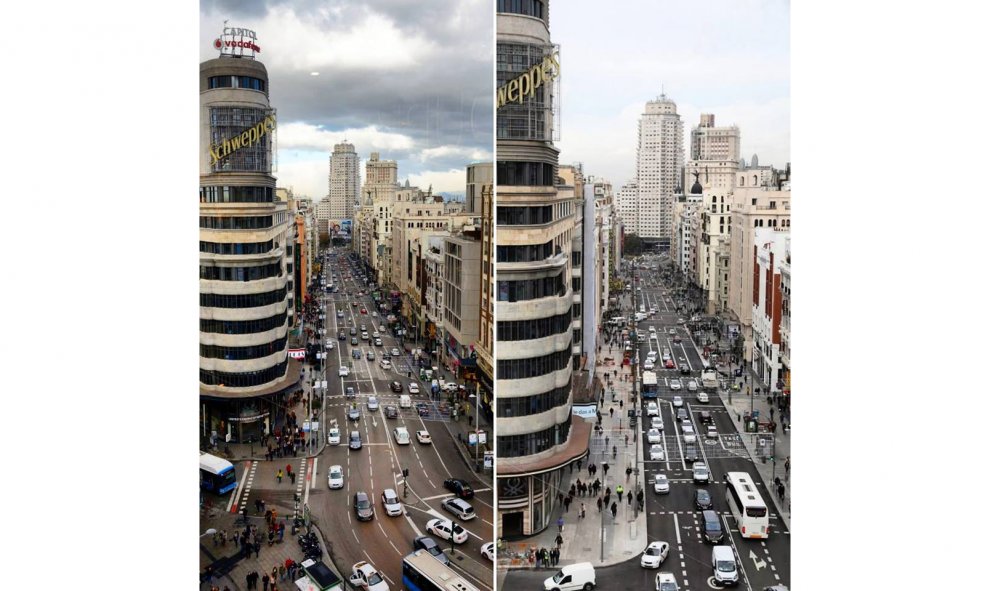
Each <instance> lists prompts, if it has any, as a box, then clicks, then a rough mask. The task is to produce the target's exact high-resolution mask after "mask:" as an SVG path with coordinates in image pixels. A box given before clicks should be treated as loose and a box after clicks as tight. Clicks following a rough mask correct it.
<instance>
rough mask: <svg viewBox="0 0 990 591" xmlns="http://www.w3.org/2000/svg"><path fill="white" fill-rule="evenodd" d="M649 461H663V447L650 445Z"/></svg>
mask: <svg viewBox="0 0 990 591" xmlns="http://www.w3.org/2000/svg"><path fill="white" fill-rule="evenodd" d="M650 459H651V460H663V459H664V454H663V446H662V445H651V446H650Z"/></svg>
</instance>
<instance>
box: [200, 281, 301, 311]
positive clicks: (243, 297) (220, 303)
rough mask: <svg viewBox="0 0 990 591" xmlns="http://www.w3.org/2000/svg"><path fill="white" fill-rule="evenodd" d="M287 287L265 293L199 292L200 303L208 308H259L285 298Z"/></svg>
mask: <svg viewBox="0 0 990 591" xmlns="http://www.w3.org/2000/svg"><path fill="white" fill-rule="evenodd" d="M286 293H287V287H285V286H283V287H282V288H281V289H276V290H274V291H268V292H263V293H251V294H237V295H228V294H216V293H201V294H199V305H200V306H204V307H207V308H257V307H259V306H270V305H271V304H275V303H278V302H282V301H284V300H285V294H286Z"/></svg>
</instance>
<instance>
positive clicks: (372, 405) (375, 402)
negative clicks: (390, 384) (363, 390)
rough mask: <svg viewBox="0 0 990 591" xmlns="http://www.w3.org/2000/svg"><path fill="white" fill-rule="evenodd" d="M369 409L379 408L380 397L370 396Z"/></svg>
mask: <svg viewBox="0 0 990 591" xmlns="http://www.w3.org/2000/svg"><path fill="white" fill-rule="evenodd" d="M368 410H378V398H377V397H376V396H369V397H368Z"/></svg>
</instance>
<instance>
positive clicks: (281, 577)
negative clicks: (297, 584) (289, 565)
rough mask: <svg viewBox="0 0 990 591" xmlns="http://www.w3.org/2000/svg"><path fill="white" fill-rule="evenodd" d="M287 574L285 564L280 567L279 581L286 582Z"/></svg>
mask: <svg viewBox="0 0 990 591" xmlns="http://www.w3.org/2000/svg"><path fill="white" fill-rule="evenodd" d="M285 572H286V571H285V565H284V564H283V565H281V566H279V567H278V580H280V581H284V580H285Z"/></svg>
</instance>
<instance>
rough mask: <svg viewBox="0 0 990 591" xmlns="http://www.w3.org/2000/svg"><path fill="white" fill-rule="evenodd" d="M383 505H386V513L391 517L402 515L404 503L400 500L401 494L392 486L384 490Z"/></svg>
mask: <svg viewBox="0 0 990 591" xmlns="http://www.w3.org/2000/svg"><path fill="white" fill-rule="evenodd" d="M382 506H383V507H385V514H386V515H388V516H389V517H398V516H399V515H402V503H400V502H399V495H397V494H395V491H394V490H392V489H390V488H386V489H385V490H383V491H382Z"/></svg>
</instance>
